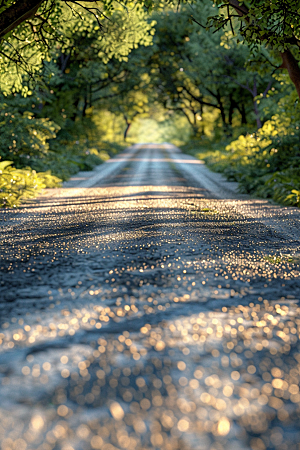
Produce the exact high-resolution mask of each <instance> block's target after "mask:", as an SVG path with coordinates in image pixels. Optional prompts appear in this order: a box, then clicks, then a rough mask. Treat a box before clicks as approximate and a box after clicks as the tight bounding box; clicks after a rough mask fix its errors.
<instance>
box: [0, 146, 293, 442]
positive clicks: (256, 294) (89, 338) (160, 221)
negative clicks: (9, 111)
mask: <svg viewBox="0 0 300 450" xmlns="http://www.w3.org/2000/svg"><path fill="white" fill-rule="evenodd" d="M0 217H1V243H0V255H1V263H0V267H1V273H0V320H1V321H0V448H1V450H36V449H38V450H90V449H100V450H123V449H125V450H126V449H128V450H159V449H162V450H250V449H252V450H269V449H274V450H275V449H276V450H299V448H300V427H299V423H300V392H299V381H300V340H299V337H300V306H299V299H300V268H299V264H300V211H299V210H297V209H294V208H284V207H279V206H277V205H273V204H271V203H268V202H267V201H264V200H257V199H256V200H255V199H252V198H249V197H247V196H243V195H239V194H237V193H236V191H235V190H234V187H233V186H232V185H231V184H230V183H226V182H225V181H224V180H222V179H221V177H220V175H218V174H212V173H211V172H209V171H208V169H207V168H206V167H205V166H204V165H203V164H202V163H201V161H198V160H196V159H193V158H191V157H189V156H187V155H183V154H182V153H181V152H180V151H179V150H178V149H177V148H175V147H174V146H172V145H168V144H162V145H155V144H145V145H136V146H132V147H131V148H129V149H127V150H126V151H125V152H124V153H122V154H120V155H118V156H117V157H116V158H114V159H112V160H110V161H108V162H107V163H105V164H103V165H102V166H99V168H97V169H96V170H94V171H93V172H92V173H91V174H86V173H83V174H79V176H77V177H73V179H71V180H70V181H69V182H68V183H66V184H65V185H64V187H63V188H60V189H55V190H48V191H47V192H46V193H45V195H44V196H41V197H40V198H38V199H37V200H34V201H31V202H30V203H28V204H26V205H24V206H23V207H22V208H21V209H18V210H2V211H1V212H0Z"/></svg>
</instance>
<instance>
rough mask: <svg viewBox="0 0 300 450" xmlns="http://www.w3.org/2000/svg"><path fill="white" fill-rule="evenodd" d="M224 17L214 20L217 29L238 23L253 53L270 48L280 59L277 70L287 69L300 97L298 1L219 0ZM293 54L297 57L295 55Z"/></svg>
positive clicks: (299, 7)
mask: <svg viewBox="0 0 300 450" xmlns="http://www.w3.org/2000/svg"><path fill="white" fill-rule="evenodd" d="M216 3H217V5H219V6H220V8H221V10H222V9H223V8H224V7H225V8H226V10H227V15H226V16H224V15H223V14H220V15H219V16H218V17H216V16H215V17H213V18H212V22H213V24H214V25H215V26H216V27H217V28H220V27H224V26H225V25H227V24H228V23H230V24H231V26H232V28H233V21H234V20H238V22H239V32H240V34H241V35H242V36H243V38H244V42H246V43H247V44H248V45H249V46H250V48H251V49H252V50H253V51H257V50H258V49H259V47H260V46H261V45H264V46H266V47H268V48H271V49H272V50H273V51H275V52H277V53H278V54H279V56H280V58H281V65H280V66H279V67H278V68H280V69H287V71H288V74H289V77H290V79H291V80H292V82H293V84H294V86H295V88H296V90H297V93H298V96H299V97H300V67H299V63H298V60H297V57H299V50H300V32H299V30H300V5H299V1H298V0H289V1H288V2H284V1H281V0H268V1H265V0H249V1H244V2H241V1H238V0H224V1H223V0H222V1H220V0H218V1H217V2H216ZM295 55H296V56H295Z"/></svg>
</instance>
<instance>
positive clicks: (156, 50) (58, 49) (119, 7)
mask: <svg viewBox="0 0 300 450" xmlns="http://www.w3.org/2000/svg"><path fill="white" fill-rule="evenodd" d="M0 39H1V41H0V77H1V78H0V132H1V139H0V158H1V159H0V205H1V206H17V205H18V204H19V203H20V202H21V201H22V200H24V199H25V198H27V197H31V196H33V195H35V193H36V192H37V191H38V189H39V188H42V187H47V186H48V187H54V186H56V185H57V184H58V183H59V179H60V180H67V179H68V178H69V177H70V176H71V175H72V174H74V173H76V172H77V171H78V170H86V169H92V168H93V167H94V166H95V165H97V164H99V163H101V162H103V161H105V160H106V159H108V158H109V157H111V156H112V155H114V154H116V153H117V152H118V151H120V150H121V149H123V148H124V147H125V146H126V145H129V144H131V143H134V142H145V141H151V142H165V141H169V142H173V143H174V144H176V145H179V146H181V148H182V149H183V150H184V151H186V152H188V153H190V154H192V155H194V156H196V157H200V158H203V159H205V161H206V162H207V164H208V166H209V167H211V168H212V169H213V170H216V171H220V172H223V173H225V175H226V176H227V177H228V178H229V179H230V180H235V181H238V182H239V183H240V188H241V190H242V191H243V192H248V193H253V194H255V195H259V196H261V197H268V198H273V199H274V200H275V201H279V202H281V203H284V204H288V205H293V206H300V170H299V157H300V130H299V126H300V113H299V96H300V68H299V63H298V60H299V48H300V5H299V1H296V0H292V1H289V2H282V1H279V0H272V1H271V0H268V1H263V0H255V1H251V0H250V1H244V2H241V1H238V0H224V1H222V2H221V1H215V2H213V1H212V0H193V1H184V2H177V1H176V2H175V3H173V2H168V1H165V2H162V1H156V0H145V1H136V2H133V1H126V0H125V2H123V3H119V2H114V1H112V0H104V1H102V2H92V1H76V0H75V1H61V0H44V1H40V0H17V1H12V0H3V1H2V2H1V3H0Z"/></svg>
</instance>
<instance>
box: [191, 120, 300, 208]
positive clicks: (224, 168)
mask: <svg viewBox="0 0 300 450" xmlns="http://www.w3.org/2000/svg"><path fill="white" fill-rule="evenodd" d="M215 148H216V146H215V145H214V146H211V148H210V149H209V150H207V149H206V150H204V148H203V146H201V147H200V146H199V145H198V147H197V146H194V147H193V148H190V149H186V148H184V147H183V150H184V151H187V153H190V154H193V155H194V156H196V157H198V158H199V159H203V160H204V161H205V162H206V163H207V165H208V167H209V168H210V169H212V170H214V171H215V172H221V173H224V175H225V176H226V177H227V179H228V180H230V181H237V182H238V183H239V186H240V191H241V192H242V193H249V194H253V195H256V196H259V197H262V198H272V199H273V200H275V201H276V202H279V203H282V204H285V205H291V206H298V207H300V170H299V161H300V130H299V125H298V122H297V121H292V120H291V118H289V117H279V115H274V116H273V117H272V118H271V119H270V120H268V121H266V122H265V124H264V125H263V127H262V128H261V129H260V130H258V131H257V132H256V133H253V134H248V135H246V136H243V135H241V136H240V137H239V138H238V139H236V140H235V141H233V142H231V143H230V144H227V145H224V144H223V145H221V144H219V149H217V150H216V149H215Z"/></svg>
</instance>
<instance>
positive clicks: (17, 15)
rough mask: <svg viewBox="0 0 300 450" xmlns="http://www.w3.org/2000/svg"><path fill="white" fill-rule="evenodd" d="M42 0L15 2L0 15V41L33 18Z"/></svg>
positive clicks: (19, 0) (18, 0) (20, 0)
mask: <svg viewBox="0 0 300 450" xmlns="http://www.w3.org/2000/svg"><path fill="white" fill-rule="evenodd" d="M42 3H43V0H17V1H16V2H15V3H14V4H13V5H11V6H10V7H9V8H7V9H6V10H5V11H3V12H2V13H1V15H0V39H2V38H3V37H4V36H5V35H6V34H8V33H9V32H10V31H12V30H14V29H15V28H16V27H17V26H18V25H20V23H22V22H24V21H25V20H27V19H29V18H30V17H32V16H34V14H35V13H36V12H37V10H38V9H39V7H40V5H41V4H42Z"/></svg>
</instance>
